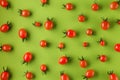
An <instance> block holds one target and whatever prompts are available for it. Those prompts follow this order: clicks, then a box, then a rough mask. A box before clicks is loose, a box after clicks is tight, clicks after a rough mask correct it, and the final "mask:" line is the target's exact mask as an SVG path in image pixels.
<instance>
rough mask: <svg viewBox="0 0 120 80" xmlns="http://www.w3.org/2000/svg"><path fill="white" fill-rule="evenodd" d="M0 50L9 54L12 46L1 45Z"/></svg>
mask: <svg viewBox="0 0 120 80" xmlns="http://www.w3.org/2000/svg"><path fill="white" fill-rule="evenodd" d="M0 50H2V51H4V52H10V51H11V50H12V46H11V45H10V44H3V45H2V46H1V47H0Z"/></svg>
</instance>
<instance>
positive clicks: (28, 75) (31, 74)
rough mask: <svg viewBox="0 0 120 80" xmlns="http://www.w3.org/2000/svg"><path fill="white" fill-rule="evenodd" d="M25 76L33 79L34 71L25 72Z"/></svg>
mask: <svg viewBox="0 0 120 80" xmlns="http://www.w3.org/2000/svg"><path fill="white" fill-rule="evenodd" d="M25 76H26V78H27V79H28V80H31V79H33V73H32V72H27V73H26V74H25Z"/></svg>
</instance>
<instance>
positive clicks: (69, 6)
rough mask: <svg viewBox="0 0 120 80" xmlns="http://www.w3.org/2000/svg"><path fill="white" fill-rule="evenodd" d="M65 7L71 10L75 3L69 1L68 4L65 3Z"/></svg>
mask: <svg viewBox="0 0 120 80" xmlns="http://www.w3.org/2000/svg"><path fill="white" fill-rule="evenodd" d="M65 8H66V10H68V11H70V10H72V9H73V4H72V3H67V4H66V5H65Z"/></svg>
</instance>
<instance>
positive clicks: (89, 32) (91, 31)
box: [86, 28, 93, 36]
mask: <svg viewBox="0 0 120 80" xmlns="http://www.w3.org/2000/svg"><path fill="white" fill-rule="evenodd" d="M86 34H87V35H88V36H92V35H93V30H92V29H90V28H89V29H87V31H86Z"/></svg>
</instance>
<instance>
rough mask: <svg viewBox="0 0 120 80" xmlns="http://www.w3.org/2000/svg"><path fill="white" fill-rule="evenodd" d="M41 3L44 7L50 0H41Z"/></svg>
mask: <svg viewBox="0 0 120 80" xmlns="http://www.w3.org/2000/svg"><path fill="white" fill-rule="evenodd" d="M40 1H41V3H42V6H44V5H45V4H47V3H48V0H40Z"/></svg>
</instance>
